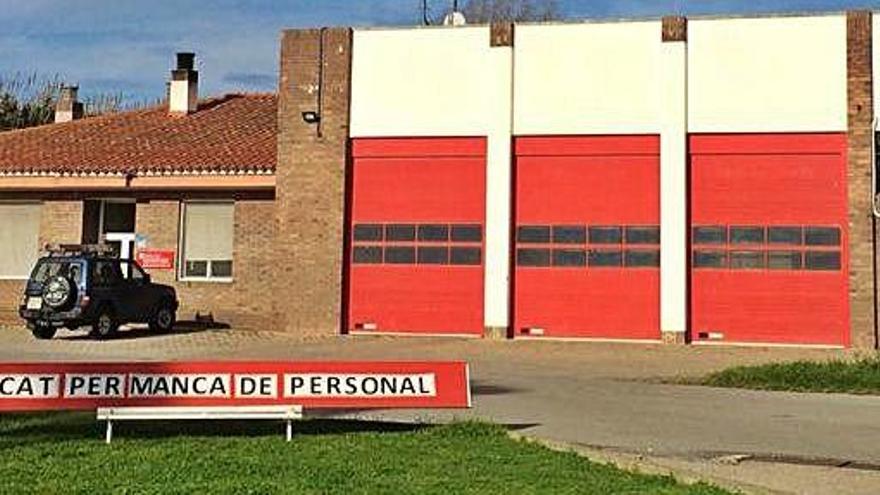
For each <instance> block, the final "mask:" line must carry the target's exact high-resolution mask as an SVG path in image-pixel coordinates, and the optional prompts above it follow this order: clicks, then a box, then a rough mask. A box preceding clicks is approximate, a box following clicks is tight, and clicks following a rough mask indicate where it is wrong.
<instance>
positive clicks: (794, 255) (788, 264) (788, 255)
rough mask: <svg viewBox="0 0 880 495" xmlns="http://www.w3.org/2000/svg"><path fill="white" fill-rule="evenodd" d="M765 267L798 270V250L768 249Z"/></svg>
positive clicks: (799, 256) (799, 257) (799, 266)
mask: <svg viewBox="0 0 880 495" xmlns="http://www.w3.org/2000/svg"><path fill="white" fill-rule="evenodd" d="M767 268H770V269H771V270H800V269H801V253H800V251H770V252H769V253H767Z"/></svg>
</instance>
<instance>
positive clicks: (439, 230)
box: [419, 224, 449, 242]
mask: <svg viewBox="0 0 880 495" xmlns="http://www.w3.org/2000/svg"><path fill="white" fill-rule="evenodd" d="M419 240H420V241H438V242H445V241H448V240H449V226H448V225H441V224H428V225H419Z"/></svg>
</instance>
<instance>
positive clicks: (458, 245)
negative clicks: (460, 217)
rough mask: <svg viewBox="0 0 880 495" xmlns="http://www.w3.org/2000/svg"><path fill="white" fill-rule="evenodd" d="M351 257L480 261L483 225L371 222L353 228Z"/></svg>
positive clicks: (391, 262) (359, 259) (458, 262)
mask: <svg viewBox="0 0 880 495" xmlns="http://www.w3.org/2000/svg"><path fill="white" fill-rule="evenodd" d="M352 237H353V241H354V244H353V246H352V254H351V261H352V263H354V264H385V265H412V264H414V265H480V263H481V261H482V246H481V245H480V244H479V243H481V242H482V240H483V226H482V225H480V224H478V223H477V224H451V225H450V224H448V223H422V224H411V223H389V224H381V223H375V224H373V223H370V224H355V225H354V228H353V234H352Z"/></svg>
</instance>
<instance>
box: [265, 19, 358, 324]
mask: <svg viewBox="0 0 880 495" xmlns="http://www.w3.org/2000/svg"><path fill="white" fill-rule="evenodd" d="M350 74H351V30H350V29H347V28H329V29H327V28H325V29H303V30H288V31H284V32H283V34H282V39H281V75H280V78H279V88H278V167H277V170H276V186H275V187H276V189H275V195H276V196H275V197H276V206H277V210H276V218H277V221H278V225H277V226H278V230H277V232H278V242H277V243H276V244H277V248H276V249H277V251H276V252H277V258H278V262H277V271H276V281H277V285H276V287H277V290H276V293H275V297H276V300H277V303H278V307H279V308H285V309H284V311H283V312H281V314H280V315H279V320H278V321H279V327H280V326H283V327H284V328H285V329H286V330H287V331H290V332H293V333H296V334H298V335H303V336H306V335H334V334H337V333H338V332H339V331H340V329H341V328H342V323H341V315H342V311H341V307H342V260H343V258H342V256H343V252H342V251H343V231H344V225H343V224H344V212H345V170H346V163H347V158H348V128H349V119H348V116H349V100H350V91H349V89H350V88H349V85H350ZM303 112H316V113H317V116H318V118H319V121H318V122H314V123H309V122H306V119H305V118H304V116H303Z"/></svg>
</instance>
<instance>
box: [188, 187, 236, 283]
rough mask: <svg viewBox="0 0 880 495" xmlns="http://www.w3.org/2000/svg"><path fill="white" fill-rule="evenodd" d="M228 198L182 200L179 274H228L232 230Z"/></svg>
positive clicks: (216, 277) (232, 209)
mask: <svg viewBox="0 0 880 495" xmlns="http://www.w3.org/2000/svg"><path fill="white" fill-rule="evenodd" d="M234 212H235V206H234V204H233V203H232V202H192V203H185V204H184V208H183V221H182V229H181V236H182V242H181V245H182V246H183V249H182V253H181V257H182V263H181V267H182V270H181V277H182V278H184V279H204V280H229V279H231V278H232V241H233V236H234V230H235V219H234Z"/></svg>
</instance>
